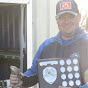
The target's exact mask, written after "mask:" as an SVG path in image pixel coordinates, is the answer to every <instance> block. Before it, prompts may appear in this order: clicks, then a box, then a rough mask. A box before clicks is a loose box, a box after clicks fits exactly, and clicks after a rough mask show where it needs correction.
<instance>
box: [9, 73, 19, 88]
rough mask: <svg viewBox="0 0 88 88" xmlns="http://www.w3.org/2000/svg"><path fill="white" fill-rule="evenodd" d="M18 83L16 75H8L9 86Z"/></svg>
mask: <svg viewBox="0 0 88 88" xmlns="http://www.w3.org/2000/svg"><path fill="white" fill-rule="evenodd" d="M17 83H18V78H17V75H13V74H11V75H10V84H11V85H10V86H12V87H13V86H14V85H15V84H17Z"/></svg>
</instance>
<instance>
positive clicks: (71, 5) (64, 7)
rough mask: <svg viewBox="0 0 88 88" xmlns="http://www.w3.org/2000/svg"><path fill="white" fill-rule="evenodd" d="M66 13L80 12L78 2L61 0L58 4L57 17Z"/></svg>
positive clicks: (74, 13) (75, 13)
mask: <svg viewBox="0 0 88 88" xmlns="http://www.w3.org/2000/svg"><path fill="white" fill-rule="evenodd" d="M64 13H70V14H73V15H77V14H79V10H78V6H77V3H76V2H75V1H74V0H59V2H58V3H57V5H56V18H58V17H59V16H60V15H62V14H64Z"/></svg>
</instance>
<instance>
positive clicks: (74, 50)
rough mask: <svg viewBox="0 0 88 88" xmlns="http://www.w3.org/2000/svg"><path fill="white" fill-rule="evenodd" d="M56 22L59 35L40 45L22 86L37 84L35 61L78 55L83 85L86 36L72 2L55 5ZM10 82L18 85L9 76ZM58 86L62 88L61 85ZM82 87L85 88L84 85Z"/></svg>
mask: <svg viewBox="0 0 88 88" xmlns="http://www.w3.org/2000/svg"><path fill="white" fill-rule="evenodd" d="M56 21H57V25H58V29H59V33H58V34H57V35H56V36H55V37H52V38H49V39H47V40H45V41H44V42H43V43H42V44H41V45H40V47H39V49H38V51H37V53H36V55H35V57H34V59H33V64H32V67H31V68H29V69H28V70H27V71H26V72H24V76H29V78H30V79H29V81H28V82H29V83H28V82H27V84H28V85H27V84H26V83H23V85H24V84H25V85H24V86H26V85H27V86H33V85H35V84H36V83H37V82H38V77H37V64H36V60H37V59H41V58H42V59H45V58H69V57H71V56H74V55H78V57H79V59H80V71H81V78H82V79H81V83H82V85H84V84H85V82H84V72H85V71H86V70H87V69H88V54H87V52H88V35H87V33H86V32H84V30H83V29H82V28H81V27H80V26H79V21H80V19H79V10H78V6H77V4H76V2H75V1H74V0H59V2H58V3H57V5H56ZM58 75H59V74H58ZM10 82H11V84H16V83H18V78H17V76H16V75H12V74H11V75H10ZM86 83H87V80H86ZM59 86H60V88H62V86H61V85H59ZM83 87H84V88H85V85H84V86H83ZM65 88H66V87H65ZM67 88H69V87H67Z"/></svg>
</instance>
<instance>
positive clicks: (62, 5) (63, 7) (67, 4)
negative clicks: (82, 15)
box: [60, 2, 71, 10]
mask: <svg viewBox="0 0 88 88" xmlns="http://www.w3.org/2000/svg"><path fill="white" fill-rule="evenodd" d="M66 9H71V2H62V3H60V10H66Z"/></svg>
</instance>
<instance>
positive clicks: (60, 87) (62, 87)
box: [58, 86, 71, 88]
mask: <svg viewBox="0 0 88 88" xmlns="http://www.w3.org/2000/svg"><path fill="white" fill-rule="evenodd" d="M58 88H71V87H64V86H59V87H58Z"/></svg>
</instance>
